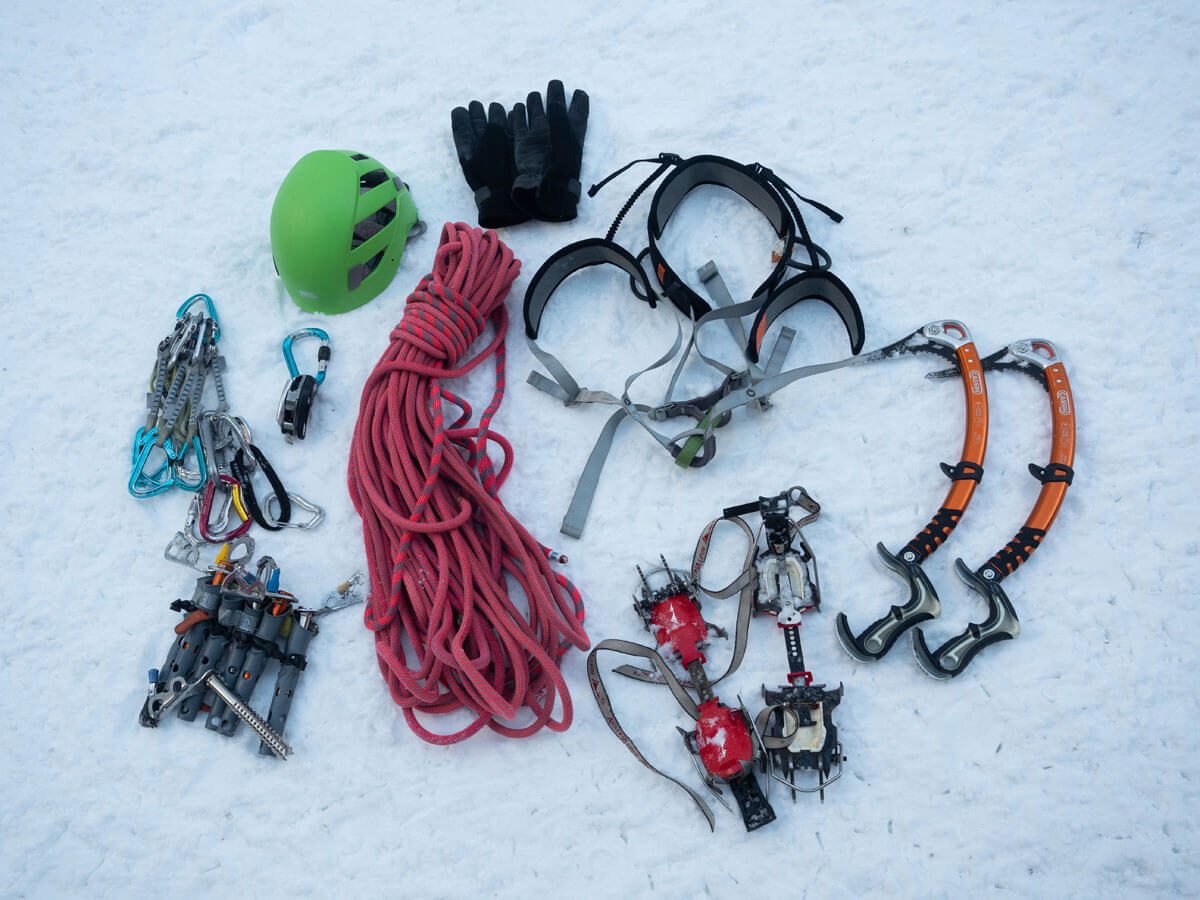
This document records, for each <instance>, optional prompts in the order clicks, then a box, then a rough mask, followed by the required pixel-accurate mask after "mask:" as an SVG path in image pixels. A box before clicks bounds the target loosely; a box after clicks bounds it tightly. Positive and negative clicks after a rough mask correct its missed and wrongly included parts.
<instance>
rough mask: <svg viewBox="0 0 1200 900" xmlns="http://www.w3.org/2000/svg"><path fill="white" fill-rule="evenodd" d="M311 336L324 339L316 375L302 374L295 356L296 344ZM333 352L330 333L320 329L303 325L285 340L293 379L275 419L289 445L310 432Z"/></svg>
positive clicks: (284, 351)
mask: <svg viewBox="0 0 1200 900" xmlns="http://www.w3.org/2000/svg"><path fill="white" fill-rule="evenodd" d="M307 336H311V337H315V338H319V339H320V341H321V347H320V349H319V350H317V374H316V375H301V374H300V369H299V367H297V365H296V358H295V357H294V356H293V355H292V344H293V343H295V342H296V341H297V340H299V339H301V338H304V337H307ZM332 352H333V351H332V349H331V347H330V344H329V335H328V334H326V333H325V332H324V331H322V330H321V329H320V328H301V329H300V330H299V331H295V332H293V333H292V334H289V335H288V336H287V337H285V338H284V339H283V361H284V362H285V363H287V367H288V374H289V375H290V376H291V381H289V382H288V385H287V387H285V388H284V389H283V394H282V396H280V398H279V409H278V410H277V411H276V413H275V419H276V421H278V422H279V428H280V430H282V431H283V437H284V439H285V440H286V441H287V442H288V443H289V444H290V443H292V441H293V439H295V438H299V439H300V440H304V435H305V433H306V432H307V431H308V418H309V416H310V415H311V414H312V407H313V403H314V402H316V399H317V388H318V387H320V386H321V384H322V383H323V382H324V381H325V370H326V369H327V368H328V367H329V358H330V356H331V355H332Z"/></svg>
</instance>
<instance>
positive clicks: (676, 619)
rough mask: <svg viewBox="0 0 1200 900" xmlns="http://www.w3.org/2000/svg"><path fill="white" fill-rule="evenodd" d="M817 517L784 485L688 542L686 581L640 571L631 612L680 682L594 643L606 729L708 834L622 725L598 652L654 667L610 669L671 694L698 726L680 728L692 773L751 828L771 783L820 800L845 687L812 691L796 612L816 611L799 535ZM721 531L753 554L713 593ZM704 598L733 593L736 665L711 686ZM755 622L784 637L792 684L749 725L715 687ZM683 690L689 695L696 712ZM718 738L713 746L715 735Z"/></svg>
mask: <svg viewBox="0 0 1200 900" xmlns="http://www.w3.org/2000/svg"><path fill="white" fill-rule="evenodd" d="M792 507H799V508H800V509H802V510H803V511H804V513H805V515H804V516H803V517H802V518H799V519H795V520H793V519H792V518H791V514H790V513H791V509H792ZM754 512H757V513H759V514H760V515H761V516H762V518H763V526H762V527H760V528H759V530H758V531H757V532H756V531H755V530H754V529H752V528H751V527H750V525H749V524H748V523H747V522H746V520H745V519H744V518H743V516H745V515H746V514H749V513H754ZM819 513H820V506H819V505H818V504H817V502H816V501H815V500H813V499H812V497H811V496H809V494H808V492H807V491H805V490H804V488H802V487H799V486H797V487H792V488H790V489H789V490H787V491H784V492H783V493H781V494H778V495H775V496H773V497H760V498H759V499H758V501H756V502H753V503H747V504H743V505H741V506H735V507H730V508H727V509H725V510H724V511H723V512H722V514H721V516H720V517H719V518H717V519H714V520H713V521H711V522H710V523H708V525H706V526H705V528H704V530H703V531H702V532H701V534H700V538H699V540H698V541H697V543H696V550H695V552H694V554H693V557H692V568H691V571H690V573H688V574H683V573H680V572H678V571H676V570H674V569H672V568H671V566H670V565H668V563H667V562H666V560H665V559H663V560H662V563H663V565H662V567H661V568H659V569H655V570H653V571H651V572H649V573H647V574H642V572H641V569H640V568H639V569H638V573H639V576H640V578H641V587H640V594H639V595H637V596H635V603H634V606H635V609H636V610H637V612H638V614H639V616H640V617H641V618H642V620H643V622H644V623H645V625H646V627H647V629H648V630H649V631H650V632H651V633H652V634H653V635H654V638H655V641H656V643H657V644H658V645H659V647H660V648H661V650H662V651H663V653H665V654H666V655H667V656H668V657H671V658H674V659H677V660H678V661H679V663H680V664H681V665H682V666H683V667H684V668H685V669H686V671H687V674H688V678H687V679H682V678H679V677H678V676H677V675H676V674H675V673H674V672H673V671H672V670H671V669H670V667H669V665H668V664H667V662H666V661H665V660H664V659H663V658H662V656H661V655H660V654H659V652H658V651H656V650H654V649H652V648H650V647H642V646H640V645H638V644H635V643H632V642H630V641H623V640H606V641H602V642H600V643H599V644H597V645H596V647H595V649H594V650H593V651H592V653H591V654H590V655H589V656H588V663H587V665H588V675H589V680H590V683H591V687H592V693H593V695H594V696H595V698H596V702H597V705H598V706H599V707H600V710H601V712H602V714H603V716H604V718H605V721H606V722H607V723H608V726H609V728H610V729H611V730H612V731H613V733H614V734H616V735H617V737H618V738H619V739H620V740H621V741H622V743H624V744H625V746H626V747H627V748H628V749H629V751H630V752H631V753H632V754H633V755H634V757H635V758H637V759H638V761H640V762H641V763H642V764H643V765H644V766H646V767H647V768H649V769H650V770H651V771H653V772H655V773H656V774H658V775H662V776H663V777H664V778H667V779H668V780H670V781H672V782H673V783H674V784H676V785H678V786H679V787H680V788H682V789H683V790H684V791H685V792H687V794H688V795H689V796H690V797H691V798H692V800H693V802H695V803H696V805H697V807H698V808H699V809H700V811H701V813H702V814H703V815H704V817H705V819H706V820H707V821H708V823H709V826H710V827H713V826H714V821H715V820H714V817H713V815H712V811H711V809H710V808H709V806H708V804H707V803H706V802H705V801H704V799H703V798H702V797H701V796H700V795H699V794H698V793H696V792H695V791H694V790H692V788H690V787H688V786H687V785H686V784H685V783H683V782H682V781H680V780H678V779H676V778H673V777H671V776H669V775H666V774H665V773H664V772H661V771H660V770H659V769H657V768H656V767H654V766H653V765H651V764H650V762H649V761H647V760H646V758H645V757H644V756H643V755H642V753H641V752H640V751H639V750H638V748H637V746H636V744H635V743H634V742H633V740H632V739H631V738H630V737H629V736H628V735H627V734H626V733H625V731H624V729H623V728H622V727H621V725H620V723H619V721H618V719H617V717H616V714H615V713H614V711H613V708H612V703H611V701H610V699H609V696H608V692H607V689H606V688H605V686H604V683H603V680H602V678H601V677H600V671H599V664H598V662H597V659H596V658H597V655H598V654H599V653H600V652H601V651H611V652H617V653H621V654H624V655H628V656H634V657H640V658H643V659H647V660H649V661H650V662H651V664H652V665H653V666H654V669H653V670H645V669H640V668H637V667H635V666H630V665H622V666H620V667H618V668H616V669H615V670H614V671H615V672H616V673H617V674H620V675H625V676H628V677H631V678H635V679H637V680H639V681H644V682H649V683H655V684H664V685H666V686H667V687H669V688H670V690H671V693H672V695H673V696H674V697H675V699H676V701H677V702H678V703H679V705H680V707H681V708H682V709H683V710H684V711H685V712H686V713H687V714H688V715H689V716H691V717H692V718H693V719H694V720H695V721H696V723H697V724H696V728H695V730H694V731H692V732H685V731H683V729H680V732H681V734H683V735H684V742H685V745H686V746H687V747H688V749H689V751H691V752H692V755H693V761H694V762H695V763H696V767H697V771H698V772H699V773H700V775H701V777H702V778H703V780H704V782H705V784H706V785H707V786H708V787H709V789H710V790H712V791H713V793H714V795H715V796H716V797H717V799H719V800H720V801H721V802H722V803H724V802H725V801H724V799H723V797H722V794H721V791H720V787H719V785H721V784H728V785H729V788H730V791H731V793H732V794H733V796H734V799H735V801H736V802H737V804H738V808H739V810H740V811H741V813H742V819H743V822H744V824H745V826H746V829H747V830H748V831H752V830H754V829H756V828H759V827H761V826H762V825H765V824H767V823H768V822H770V821H773V820H774V818H775V813H774V811H773V810H772V808H771V806H770V802H769V792H770V782H771V780H775V781H779V782H781V783H783V784H785V785H787V786H788V788H789V789H790V790H791V792H792V798H793V800H794V799H795V797H796V794H797V793H798V792H805V793H807V792H820V793H821V796H822V798H823V797H824V789H825V788H826V787H827V786H828V785H829V784H831V783H833V782H834V781H836V780H837V779H838V778H839V777H840V776H841V769H842V762H843V760H844V755H843V753H842V747H841V744H840V742H839V740H838V731H837V728H836V726H835V725H834V724H833V721H832V713H833V710H834V709H835V708H836V707H837V706H838V704H839V703H840V702H841V698H842V686H841V685H839V686H838V687H837V689H836V690H826V689H825V685H823V684H813V676H812V673H811V672H810V671H808V670H807V668H806V667H805V663H804V656H803V651H802V649H801V643H800V622H801V615H802V614H803V613H804V612H807V611H809V610H812V609H817V608H819V606H820V585H819V580H818V577H817V567H816V558H815V556H814V554H813V552H812V548H811V547H810V546H809V545H808V542H807V541H806V540H805V539H804V536H803V534H802V533H801V530H800V529H801V527H802V526H803V525H807V524H809V523H810V522H813V521H815V520H816V518H817V516H818V515H819ZM721 523H730V524H733V525H735V526H736V527H738V528H739V529H740V530H741V531H742V532H743V533H744V534H745V535H746V537H747V539H748V547H749V549H748V552H747V556H746V561H745V563H744V565H743V568H742V571H741V573H740V574H739V575H738V576H737V577H735V578H734V579H733V580H732V581H731V582H730V583H729V584H728V585H726V586H724V587H722V588H709V587H705V586H703V584H702V583H701V581H700V575H701V571H702V569H703V567H704V563H705V561H706V559H707V557H708V552H709V547H710V544H711V541H712V537H713V533H714V531H715V530H716V528H717V526H718V525H720V524H721ZM764 531H765V533H766V543H765V547H763V548H760V547H759V541H758V538H759V536H760V534H762V533H763V532H764ZM662 575H665V577H666V583H665V584H663V585H661V586H659V587H657V588H655V587H652V586H651V584H650V579H651V578H655V577H656V576H662ZM701 594H706V595H708V596H710V597H713V598H716V599H724V598H727V597H731V596H734V595H735V594H737V595H738V596H739V601H738V614H737V626H736V629H735V637H734V648H733V653H732V658H731V661H730V663H729V666H728V668H727V669H726V671H725V672H724V674H722V675H721V676H720V678H717V679H715V680H710V679H709V677H708V675H707V672H706V671H705V669H704V665H703V664H704V663H705V662H706V661H707V660H706V657H705V655H704V652H703V651H704V649H705V647H706V646H707V641H708V637H709V634H710V633H714V632H715V633H717V634H719V635H720V636H722V637H725V636H727V635H726V634H725V633H724V632H722V631H721V630H720V629H717V628H716V627H715V626H713V625H712V624H711V623H708V622H706V621H705V620H704V618H703V617H702V615H701V605H700V599H699V597H700V595H701ZM757 613H767V614H771V615H774V616H776V619H777V624H778V626H779V627H780V629H782V630H783V633H784V647H785V649H786V652H787V660H788V677H787V680H788V684H787V685H785V686H783V687H781V688H779V689H778V690H776V691H770V690H767V689H766V687H765V686H764V688H763V694H764V698H765V701H766V707H765V708H764V709H763V710H762V712H760V713H759V714H758V716H756V717H754V718H751V716H750V714H749V713H748V712H747V711H746V710H745V707H744V705H742V703H741V701H740V698H739V705H738V708H736V709H735V708H733V707H729V706H726V705H724V704H722V703H720V701H719V700H718V699H717V698H716V696H715V694H714V691H713V688H714V685H716V684H717V683H718V682H719V681H722V680H724V679H725V678H727V677H729V676H730V675H732V674H733V673H734V672H735V671H736V670H737V668H738V666H739V665H740V664H741V662H742V659H743V657H744V654H745V650H746V634H747V631H748V624H749V619H750V616H751V615H752V614H757ZM689 690H693V691H695V693H696V696H697V698H698V699H699V702H698V703H697V702H696V701H695V700H693V699H692V697H691V695H690V694H689V693H688V691H689ZM722 732H723V735H722V738H721V739H720V740H717V739H716V738H714V735H716V734H719V733H722ZM756 764H757V766H758V768H760V769H761V771H762V772H763V773H764V774H765V775H766V777H767V782H766V783H767V793H766V794H764V793H763V792H762V790H761V789H760V788H759V785H758V782H757V781H756V780H755V777H754V774H753V773H754V770H755V766H756ZM801 772H815V773H816V775H817V782H816V784H815V785H814V786H811V787H810V786H804V785H802V784H800V783H799V781H798V773H801Z"/></svg>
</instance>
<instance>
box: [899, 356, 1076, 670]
mask: <svg viewBox="0 0 1200 900" xmlns="http://www.w3.org/2000/svg"><path fill="white" fill-rule="evenodd" d="M982 366H983V368H984V369H988V370H993V371H1007V370H1012V371H1016V372H1022V373H1024V374H1026V375H1029V376H1030V377H1032V378H1034V379H1036V380H1037V381H1038V382H1039V383H1040V384H1041V385H1042V386H1043V387H1044V388H1045V389H1046V393H1047V394H1048V395H1049V397H1050V415H1051V434H1052V442H1051V448H1050V461H1049V462H1048V463H1047V464H1046V465H1045V466H1039V465H1037V464H1035V463H1030V464H1029V472H1030V474H1031V475H1033V477H1034V478H1036V479H1037V480H1038V481H1039V482H1041V485H1042V488H1041V491H1039V493H1038V498H1037V502H1036V503H1035V504H1034V507H1033V510H1032V511H1031V512H1030V514H1029V517H1028V518H1027V519H1026V520H1025V524H1024V525H1022V526H1021V528H1020V530H1019V531H1018V532H1017V534H1016V536H1015V537H1013V539H1012V540H1010V541H1009V542H1008V543H1007V544H1005V545H1004V547H1002V548H1001V549H1000V550H999V551H998V552H997V553H996V554H995V555H993V556H992V557H991V559H989V560H988V561H987V562H985V563H984V564H983V565H982V566H980V567H979V568H978V569H976V570H975V571H974V572H972V571H971V570H970V569H969V568H968V567H967V565H966V563H964V562H963V561H962V560H961V559H958V560H955V568H956V570H957V571H958V574H959V577H960V578H962V580H963V581H964V582H965V583H966V585H967V587H968V588H970V589H971V590H973V591H975V592H976V593H978V594H979V595H980V596H981V597H982V598H983V599H984V601H985V602H986V603H987V608H988V615H987V618H986V619H985V620H984V621H983V622H980V623H978V624H976V623H972V624H970V625H968V626H967V628H966V630H965V631H964V632H962V634H959V635H957V636H955V637H952V638H950V639H949V640H947V641H945V642H944V643H943V644H942V645H941V646H940V647H938V648H937V649H936V650H933V651H931V650H930V649H929V646H928V644H927V643H926V641H925V635H924V634H923V633H922V632H921V629H919V628H918V629H917V630H916V631H914V632H913V652H914V654H915V655H916V657H917V662H918V663H919V664H920V665H921V668H922V669H924V670H925V672H927V673H928V674H929V675H932V676H933V677H934V678H953V677H955V676H957V675H960V674H962V672H963V670H964V669H966V667H967V665H968V664H969V663H970V662H971V660H972V659H974V658H975V656H976V655H977V654H978V653H979V652H980V651H981V650H983V649H984V648H986V647H990V646H991V645H992V644H998V643H1000V642H1001V641H1007V640H1012V639H1013V638H1015V637H1017V635H1018V634H1020V631H1021V626H1020V621H1019V620H1018V618H1017V613H1016V610H1015V609H1014V608H1013V605H1012V603H1011V602H1010V601H1009V599H1008V595H1007V594H1005V592H1004V589H1003V588H1002V587H1001V586H1000V582H1001V581H1003V580H1004V579H1005V578H1006V577H1008V576H1009V575H1011V574H1012V573H1013V572H1015V571H1016V570H1017V568H1018V567H1019V566H1020V565H1021V564H1022V563H1024V562H1025V561H1026V560H1027V559H1029V557H1030V555H1031V554H1032V553H1033V551H1035V550H1036V549H1037V548H1038V547H1039V546H1041V543H1042V538H1043V537H1045V535H1046V532H1047V531H1048V530H1049V529H1050V526H1051V525H1052V524H1053V523H1054V519H1055V518H1056V517H1057V515H1058V511H1059V509H1060V508H1061V507H1062V503H1063V500H1064V498H1065V497H1066V494H1067V488H1068V487H1069V486H1070V485H1071V483H1072V481H1074V478H1075V470H1074V469H1073V468H1072V464H1073V463H1074V461H1075V400H1074V397H1073V396H1072V395H1071V384H1070V382H1069V381H1068V380H1067V370H1066V367H1065V366H1064V365H1063V363H1062V360H1061V359H1060V358H1059V356H1058V352H1057V350H1055V348H1054V345H1053V344H1051V343H1050V342H1049V341H1047V340H1041V339H1030V340H1025V341H1017V342H1016V343H1013V344H1010V345H1009V346H1008V347H1006V348H1004V349H1002V350H999V351H997V352H996V353H993V354H992V355H991V356H988V357H986V358H985V359H984V360H983V363H982ZM936 374H939V375H941V374H947V375H952V374H953V372H948V373H936ZM930 589H931V590H932V587H931V588H930ZM935 596H936V595H935Z"/></svg>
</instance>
